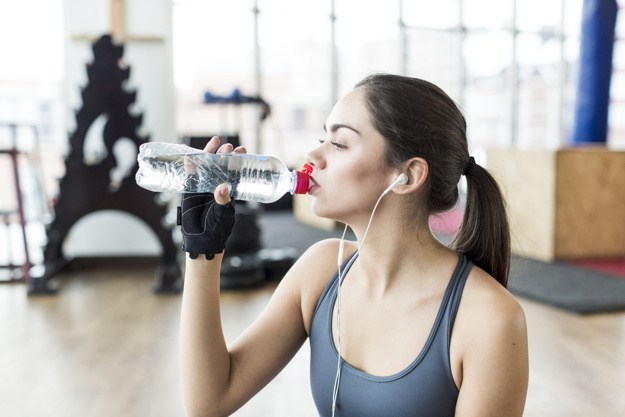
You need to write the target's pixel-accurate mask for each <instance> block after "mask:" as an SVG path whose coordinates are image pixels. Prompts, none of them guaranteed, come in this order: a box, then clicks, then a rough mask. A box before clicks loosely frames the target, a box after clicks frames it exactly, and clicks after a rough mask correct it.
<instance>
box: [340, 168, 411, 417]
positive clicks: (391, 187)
mask: <svg viewBox="0 0 625 417" xmlns="http://www.w3.org/2000/svg"><path fill="white" fill-rule="evenodd" d="M400 182H401V176H400V177H399V178H398V179H397V180H396V181H395V182H393V184H391V185H390V186H389V187H388V188H387V189H386V190H384V192H382V194H381V195H380V197H379V198H378V201H377V202H376V203H375V205H374V206H373V210H372V211H371V216H370V217H369V223H367V228H366V229H365V234H364V235H363V237H362V241H361V242H360V245H358V249H356V252H354V255H352V257H351V259H350V260H349V262H348V263H347V265H345V270H346V271H349V269H350V268H351V266H352V264H353V263H354V261H355V260H356V258H357V257H358V254H359V253H360V250H361V249H362V247H363V246H364V245H365V240H366V239H367V233H369V229H370V228H371V223H372V222H373V216H374V215H375V211H376V209H377V208H378V205H379V204H380V201H382V198H383V197H384V196H385V195H386V194H388V193H389V192H390V191H391V190H392V189H393V187H395V186H396V185H397V184H399V183H400ZM347 227H348V226H347V225H345V229H343V235H342V236H341V240H340V242H339V251H338V257H337V264H338V272H337V274H338V283H337V287H336V344H337V347H336V348H337V351H338V360H337V363H336V375H335V377H334V389H333V390H332V417H335V412H336V403H337V400H338V396H339V386H340V384H341V361H342V360H343V359H342V357H341V286H342V285H343V280H344V279H345V276H344V275H343V273H342V271H341V265H342V264H343V249H344V244H345V233H346V232H347Z"/></svg>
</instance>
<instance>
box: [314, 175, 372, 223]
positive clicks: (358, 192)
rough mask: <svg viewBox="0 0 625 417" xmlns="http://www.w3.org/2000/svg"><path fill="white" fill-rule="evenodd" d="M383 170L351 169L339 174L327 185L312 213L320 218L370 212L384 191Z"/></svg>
mask: <svg viewBox="0 0 625 417" xmlns="http://www.w3.org/2000/svg"><path fill="white" fill-rule="evenodd" d="M382 177H383V176H382V173H381V170H379V169H378V170H376V169H367V168H366V167H364V166H363V167H358V168H356V167H352V168H351V169H346V170H342V171H341V172H340V173H339V172H337V173H336V176H335V180H333V181H331V182H330V183H328V184H326V185H324V187H323V192H322V193H320V194H319V195H318V196H317V197H316V198H315V199H314V200H313V204H312V209H313V212H314V213H315V214H316V215H317V216H321V217H335V218H336V217H337V216H339V217H340V216H342V215H343V214H355V213H358V212H360V211H362V212H366V213H368V212H369V211H371V209H372V207H373V205H374V204H375V202H376V201H377V199H378V198H379V197H380V195H381V194H382V191H383V190H384V183H383V180H382Z"/></svg>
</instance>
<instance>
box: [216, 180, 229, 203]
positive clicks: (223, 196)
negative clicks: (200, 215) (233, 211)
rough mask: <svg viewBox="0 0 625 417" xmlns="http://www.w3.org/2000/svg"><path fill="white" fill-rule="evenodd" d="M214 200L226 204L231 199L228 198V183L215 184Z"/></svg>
mask: <svg viewBox="0 0 625 417" xmlns="http://www.w3.org/2000/svg"><path fill="white" fill-rule="evenodd" d="M214 195H215V201H216V202H217V204H221V205H222V206H223V205H226V204H228V203H229V202H230V201H231V200H230V187H228V184H226V183H223V184H220V185H218V186H217V188H215V194H214Z"/></svg>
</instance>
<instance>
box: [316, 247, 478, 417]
mask: <svg viewBox="0 0 625 417" xmlns="http://www.w3.org/2000/svg"><path fill="white" fill-rule="evenodd" d="M352 256H353V255H352ZM347 262H349V260H348V261H346V263H345V265H346V264H347ZM345 265H344V267H345ZM471 267H472V264H471V262H470V261H469V260H468V259H467V258H466V257H465V256H464V255H459V261H458V265H457V266H456V269H455V271H454V273H453V275H452V277H451V279H450V281H449V284H448V285H447V289H446V291H445V295H444V296H443V300H442V302H441V305H440V307H439V310H438V314H437V316H436V319H435V321H434V325H433V326H432V329H431V330H430V334H429V336H428V339H427V341H426V342H425V345H424V347H423V350H422V351H421V352H420V353H419V355H418V356H417V358H416V359H415V360H414V361H413V362H412V363H411V364H410V365H409V366H408V367H407V368H406V369H404V370H403V371H401V372H399V373H396V374H394V375H390V376H373V375H369V374H367V373H365V372H362V371H360V370H358V369H356V368H354V367H353V366H351V365H349V364H348V363H347V362H343V364H342V367H343V368H342V372H341V383H340V388H339V395H338V400H337V406H336V416H340V417H386V416H389V417H390V416H392V417H439V416H440V417H453V416H454V413H455V408H456V401H457V399H458V389H457V387H456V384H455V383H454V380H453V377H452V373H451V365H450V359H449V341H450V338H451V331H452V327H453V323H454V319H455V317H456V312H457V311H458V305H459V304H460V297H461V296H462V290H463V288H464V283H465V281H466V279H467V276H468V275H469V272H470V270H471ZM342 269H343V268H341V270H342ZM345 273H347V271H345ZM337 284H338V277H337V274H335V275H334V277H333V278H332V280H331V281H330V282H329V283H328V285H327V286H326V287H325V289H324V290H323V292H322V294H321V297H320V298H319V301H318V302H317V307H316V308H315V312H314V315H313V319H312V323H311V329H310V348H311V358H310V362H311V363H310V383H311V389H312V394H313V399H314V401H315V405H316V406H317V410H318V411H319V415H320V416H321V417H330V416H331V414H332V390H333V388H334V378H335V374H336V364H337V360H338V352H337V350H336V347H335V346H334V341H333V340H332V326H331V323H332V310H333V307H334V303H335V300H336V287H337Z"/></svg>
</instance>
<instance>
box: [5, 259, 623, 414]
mask: <svg viewBox="0 0 625 417" xmlns="http://www.w3.org/2000/svg"><path fill="white" fill-rule="evenodd" d="M152 275H153V269H152V268H146V267H126V268H123V269H122V268H114V267H110V268H108V267H107V268H99V269H95V268H91V269H84V270H81V271H78V272H73V273H71V274H67V275H64V276H63V279H62V280H61V284H62V285H61V291H60V292H59V294H57V295H55V296H49V297H34V298H33V297H31V298H28V297H27V296H26V292H25V288H24V286H23V285H22V284H4V285H0V415H1V416H16V417H41V416H46V417H74V416H76V417H100V416H101V417H104V416H106V417H111V416H115V417H125V416H128V417H137V416H142V417H146V416H147V417H176V416H184V411H183V406H182V401H181V396H180V390H179V374H178V367H177V364H178V362H177V361H178V359H177V335H178V319H179V310H180V296H177V295H174V296H166V295H155V294H153V293H152V292H151V288H152V285H153V276H152ZM274 286H275V284H271V283H268V284H267V285H265V286H263V287H261V288H258V289H254V290H245V291H225V292H224V294H223V318H224V321H225V323H224V328H225V331H226V333H227V334H226V336H227V338H228V339H232V338H234V337H235V336H236V335H237V333H238V332H240V331H241V330H242V329H243V328H244V327H245V326H246V325H247V324H248V323H250V322H251V321H252V320H253V319H254V318H255V317H256V315H257V314H258V312H259V311H260V309H262V308H263V306H264V305H265V303H266V302H267V300H268V298H269V297H270V296H271V294H272V291H273V288H274ZM522 304H523V306H524V308H525V312H526V315H527V319H528V325H529V337H530V355H531V357H530V360H531V378H530V390H529V397H528V401H527V407H526V413H525V416H526V417H594V416H597V417H617V416H618V417H622V416H625V314H605V315H594V316H587V317H584V316H577V315H574V314H570V313H566V312H563V311H560V310H556V309H553V308H550V307H546V306H543V305H541V304H536V303H534V302H530V301H527V300H522ZM308 355H309V353H308V346H307V345H306V346H305V347H304V348H303V349H302V351H301V352H300V353H299V354H298V355H297V356H296V358H295V359H294V360H293V361H292V362H291V364H289V366H288V367H287V368H286V369H285V370H284V371H283V372H282V374H280V375H279V376H278V377H277V378H276V379H275V380H274V381H273V382H272V383H271V384H270V385H269V386H268V387H267V388H266V389H265V390H263V391H262V392H261V393H260V394H259V395H258V396H257V397H256V398H254V399H253V400H252V401H251V402H250V403H248V404H247V405H246V406H245V407H243V408H242V409H241V410H240V411H239V412H237V413H236V414H235V415H236V416H238V417H244V416H245V417H248V416H249V417H251V416H254V417H258V416H272V417H297V416H315V415H316V413H315V408H314V405H313V403H312V399H311V395H310V389H309V382H308Z"/></svg>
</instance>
